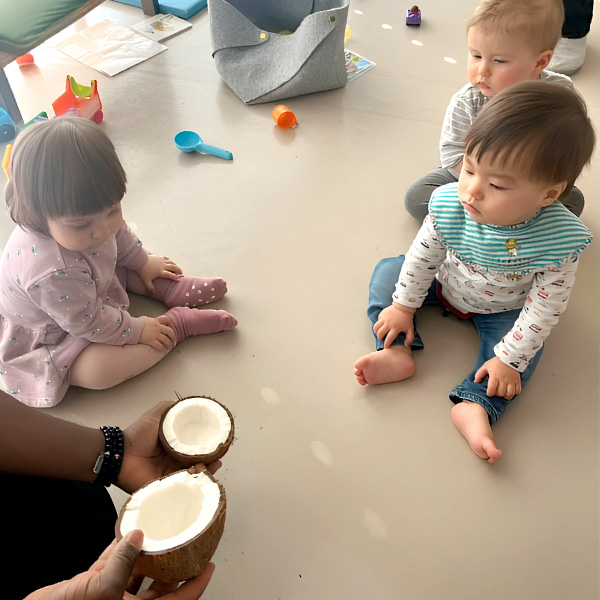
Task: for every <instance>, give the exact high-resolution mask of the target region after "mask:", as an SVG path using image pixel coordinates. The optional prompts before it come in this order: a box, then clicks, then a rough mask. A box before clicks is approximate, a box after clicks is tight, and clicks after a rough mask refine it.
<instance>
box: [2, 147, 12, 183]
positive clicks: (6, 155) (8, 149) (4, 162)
mask: <svg viewBox="0 0 600 600" xmlns="http://www.w3.org/2000/svg"><path fill="white" fill-rule="evenodd" d="M11 152H12V144H8V145H7V146H6V150H4V158H3V159H2V170H3V171H4V173H5V175H6V178H7V179H10V176H9V174H8V163H9V162H10V153H11Z"/></svg>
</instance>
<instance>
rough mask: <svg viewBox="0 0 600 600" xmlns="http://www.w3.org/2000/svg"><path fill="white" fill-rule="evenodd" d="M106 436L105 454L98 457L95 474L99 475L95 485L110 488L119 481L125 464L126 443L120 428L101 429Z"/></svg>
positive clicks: (104, 427)
mask: <svg viewBox="0 0 600 600" xmlns="http://www.w3.org/2000/svg"><path fill="white" fill-rule="evenodd" d="M100 429H101V430H102V433H103V434H104V441H105V446H104V452H103V453H102V454H100V456H98V459H97V460H96V464H95V465H94V469H93V470H94V473H96V474H97V475H98V477H97V478H96V480H95V482H94V483H98V484H102V485H105V486H106V487H108V486H109V485H111V484H112V483H115V481H117V478H118V477H119V473H120V472H121V465H122V464H123V451H124V449H125V441H124V438H123V431H122V430H121V428H120V427H106V426H103V427H100Z"/></svg>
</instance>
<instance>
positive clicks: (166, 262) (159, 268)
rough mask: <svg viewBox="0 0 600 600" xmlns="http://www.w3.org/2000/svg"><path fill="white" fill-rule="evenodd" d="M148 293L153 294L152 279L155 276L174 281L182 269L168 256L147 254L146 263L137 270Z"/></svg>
mask: <svg viewBox="0 0 600 600" xmlns="http://www.w3.org/2000/svg"><path fill="white" fill-rule="evenodd" d="M137 274H138V275H139V276H140V279H141V280H142V282H143V284H144V286H145V287H146V289H147V290H148V292H149V293H150V294H154V284H153V283H152V281H153V280H154V279H156V278H157V277H164V278H165V279H172V280H173V281H176V280H177V279H178V278H179V277H180V276H181V275H182V274H183V271H182V270H181V269H180V268H179V267H178V266H177V265H176V264H175V263H174V262H173V261H172V260H171V259H170V258H168V257H166V256H154V255H153V254H150V255H148V260H147V262H146V264H145V265H144V266H143V267H142V268H141V269H140V270H139V271H138V272H137Z"/></svg>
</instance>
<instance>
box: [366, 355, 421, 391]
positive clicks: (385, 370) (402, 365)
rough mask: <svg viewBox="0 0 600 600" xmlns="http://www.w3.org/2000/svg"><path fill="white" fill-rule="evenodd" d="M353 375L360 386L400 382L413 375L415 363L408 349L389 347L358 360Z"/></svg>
mask: <svg viewBox="0 0 600 600" xmlns="http://www.w3.org/2000/svg"><path fill="white" fill-rule="evenodd" d="M354 374H355V375H356V379H357V380H358V383H360V385H367V384H369V385H376V384H379V383H392V382H394V381H402V380H403V379H408V378H409V377H412V376H413V375H414V374H415V361H414V360H413V357H412V352H411V350H410V348H405V347H404V346H390V347H389V348H384V349H383V350H379V351H378V352H371V353H370V354H365V355H364V356H362V357H361V358H359V359H358V360H357V361H356V362H355V363H354Z"/></svg>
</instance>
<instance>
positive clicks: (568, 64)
mask: <svg viewBox="0 0 600 600" xmlns="http://www.w3.org/2000/svg"><path fill="white" fill-rule="evenodd" d="M586 41H587V35H584V36H583V37H581V38H577V39H570V38H560V40H559V41H558V44H556V48H554V54H553V55H552V60H551V61H550V64H549V65H548V70H549V71H554V72H555V73H562V74H563V75H573V73H576V72H577V71H578V70H579V69H580V68H581V65H582V64H583V61H584V60H585V50H586Z"/></svg>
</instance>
